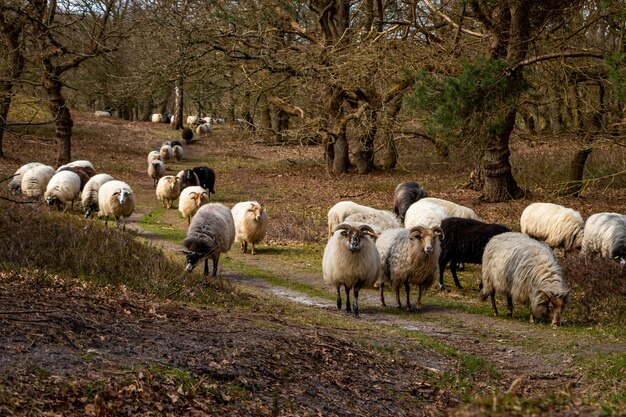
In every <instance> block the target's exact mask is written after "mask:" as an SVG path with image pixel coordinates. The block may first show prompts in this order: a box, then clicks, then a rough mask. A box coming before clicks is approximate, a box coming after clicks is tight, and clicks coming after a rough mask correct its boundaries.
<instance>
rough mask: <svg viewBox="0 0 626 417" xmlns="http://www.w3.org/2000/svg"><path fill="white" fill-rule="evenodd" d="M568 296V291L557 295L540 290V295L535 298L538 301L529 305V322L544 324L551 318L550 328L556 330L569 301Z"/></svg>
mask: <svg viewBox="0 0 626 417" xmlns="http://www.w3.org/2000/svg"><path fill="white" fill-rule="evenodd" d="M568 295H569V291H567V292H565V293H560V294H558V293H554V292H550V291H543V290H541V295H540V296H539V297H537V298H536V299H537V300H539V301H538V302H537V303H536V304H535V303H532V304H531V311H532V313H531V321H534V320H537V321H542V322H546V321H548V320H549V319H550V318H551V319H552V320H551V326H552V328H555V329H556V328H557V327H558V325H559V323H560V322H561V315H562V314H563V311H564V310H565V305H566V304H567V302H568V300H569V296H568Z"/></svg>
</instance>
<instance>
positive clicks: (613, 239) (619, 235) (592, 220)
mask: <svg viewBox="0 0 626 417" xmlns="http://www.w3.org/2000/svg"><path fill="white" fill-rule="evenodd" d="M581 253H582V254H583V255H586V256H594V255H599V256H601V257H603V258H605V259H612V260H615V261H617V262H619V263H620V264H621V265H626V216H625V215H623V214H619V213H596V214H593V215H591V216H589V218H588V219H587V222H586V223H585V228H584V233H583V241H582V250H581Z"/></svg>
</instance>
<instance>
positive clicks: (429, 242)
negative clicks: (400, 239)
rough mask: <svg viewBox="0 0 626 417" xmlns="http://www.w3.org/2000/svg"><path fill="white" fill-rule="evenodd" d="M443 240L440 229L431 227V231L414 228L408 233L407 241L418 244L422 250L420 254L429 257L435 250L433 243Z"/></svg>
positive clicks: (419, 227)
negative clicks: (422, 253)
mask: <svg viewBox="0 0 626 417" xmlns="http://www.w3.org/2000/svg"><path fill="white" fill-rule="evenodd" d="M437 239H439V240H443V239H444V234H443V230H442V229H441V228H440V227H433V228H432V229H426V228H425V227H422V226H414V227H413V228H411V230H410V231H409V240H411V242H412V243H414V244H416V243H417V244H419V245H420V246H421V248H422V252H424V253H426V254H427V255H430V254H431V253H432V252H433V250H434V249H435V247H434V245H435V241H436V240H437Z"/></svg>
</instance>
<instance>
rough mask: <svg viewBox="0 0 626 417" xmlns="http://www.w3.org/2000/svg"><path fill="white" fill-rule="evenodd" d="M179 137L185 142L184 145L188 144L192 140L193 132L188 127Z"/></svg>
mask: <svg viewBox="0 0 626 417" xmlns="http://www.w3.org/2000/svg"><path fill="white" fill-rule="evenodd" d="M180 136H181V138H182V139H183V140H184V141H185V143H187V144H189V143H190V142H191V140H192V139H193V130H191V129H190V128H188V127H184V128H183V131H182V132H181V134H180Z"/></svg>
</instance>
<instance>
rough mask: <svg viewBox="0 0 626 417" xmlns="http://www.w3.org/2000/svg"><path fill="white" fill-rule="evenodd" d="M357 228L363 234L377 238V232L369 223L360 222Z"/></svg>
mask: <svg viewBox="0 0 626 417" xmlns="http://www.w3.org/2000/svg"><path fill="white" fill-rule="evenodd" d="M359 228H360V229H361V232H363V233H364V234H366V235H368V236H371V237H373V238H374V240H375V239H378V234H377V233H376V232H375V231H374V229H372V228H371V227H370V226H369V225H367V224H362V225H361V226H360V227H359Z"/></svg>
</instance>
